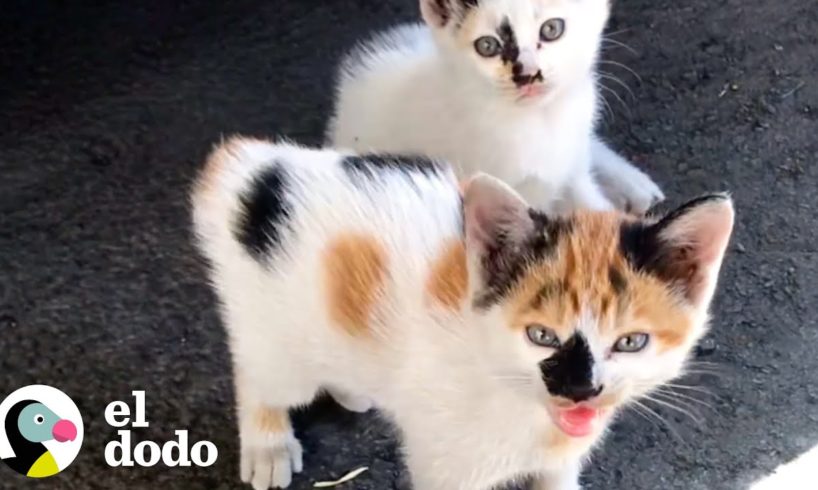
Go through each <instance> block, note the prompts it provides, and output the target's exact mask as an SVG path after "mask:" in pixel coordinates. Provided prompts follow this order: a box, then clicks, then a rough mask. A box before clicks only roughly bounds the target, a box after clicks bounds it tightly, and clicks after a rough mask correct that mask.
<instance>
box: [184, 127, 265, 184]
mask: <svg viewBox="0 0 818 490" xmlns="http://www.w3.org/2000/svg"><path fill="white" fill-rule="evenodd" d="M248 143H270V142H269V141H264V140H260V139H257V138H247V137H244V136H232V137H230V138H228V139H227V140H225V141H222V142H221V143H220V144H218V145H216V147H214V148H213V150H212V151H211V152H210V154H209V155H208V156H207V159H206V160H205V165H204V168H203V169H202V171H201V172H200V173H199V176H198V177H197V178H196V181H195V182H194V184H193V195H194V196H195V197H196V198H199V197H203V196H206V195H208V194H210V193H212V192H215V190H216V189H217V188H218V187H219V186H218V183H219V179H220V178H221V177H222V175H224V173H225V172H227V169H228V167H229V166H230V165H231V164H235V163H237V162H239V161H241V159H240V158H239V157H240V154H241V146H242V145H245V144H248Z"/></svg>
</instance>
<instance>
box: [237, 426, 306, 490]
mask: <svg viewBox="0 0 818 490" xmlns="http://www.w3.org/2000/svg"><path fill="white" fill-rule="evenodd" d="M248 439H251V440H249V441H247V442H246V443H245V442H244V441H242V447H241V481H243V482H244V483H249V484H251V485H252V486H253V489H254V490H267V489H269V488H287V487H288V486H290V483H291V482H292V479H293V473H301V470H302V469H303V459H302V453H303V451H302V449H301V443H299V442H298V439H296V438H295V437H294V436H293V435H292V434H289V435H286V436H284V437H279V436H275V437H265V436H263V435H261V434H259V435H257V436H251V437H249V438H248Z"/></svg>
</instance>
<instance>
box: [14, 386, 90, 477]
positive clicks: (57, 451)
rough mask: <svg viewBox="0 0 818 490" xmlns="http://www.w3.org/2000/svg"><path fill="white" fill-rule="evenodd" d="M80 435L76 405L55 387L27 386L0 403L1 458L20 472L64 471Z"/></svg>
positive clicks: (49, 473) (31, 474)
mask: <svg viewBox="0 0 818 490" xmlns="http://www.w3.org/2000/svg"><path fill="white" fill-rule="evenodd" d="M82 436H83V423H82V417H81V416H80V413H79V410H78V409H77V406H76V405H75V404H74V402H73V401H72V400H71V399H70V398H69V397H68V395H66V394H65V393H63V392H62V391H60V390H58V389H56V388H53V387H51V386H45V385H30V386H26V387H23V388H20V389H19V390H17V391H15V392H14V393H12V394H11V395H9V396H8V397H7V398H6V399H5V400H4V401H3V402H2V403H0V459H2V461H3V463H5V464H6V465H7V466H9V467H10V468H11V469H13V470H14V471H16V472H17V473H20V474H21V475H25V476H27V477H30V478H46V477H49V476H53V475H56V474H57V473H59V472H61V471H63V470H64V469H65V468H66V467H67V466H68V465H70V464H71V462H73V461H74V459H75V458H76V456H77V454H78V453H79V450H80V446H81V444H82Z"/></svg>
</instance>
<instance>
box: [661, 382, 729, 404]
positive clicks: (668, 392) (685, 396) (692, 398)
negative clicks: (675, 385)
mask: <svg viewBox="0 0 818 490" xmlns="http://www.w3.org/2000/svg"><path fill="white" fill-rule="evenodd" d="M656 391H657V392H658V393H663V394H665V395H670V396H674V397H676V398H680V399H684V400H690V401H692V402H695V403H698V404H700V405H703V406H705V407H710V408H715V407H714V406H713V404H712V403H710V402H707V401H705V400H701V399H699V398H696V397H695V396H690V395H688V394H685V393H679V392H677V391H673V390H672V389H670V388H667V389H662V387H659V388H657V389H656Z"/></svg>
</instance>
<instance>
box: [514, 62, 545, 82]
mask: <svg viewBox="0 0 818 490" xmlns="http://www.w3.org/2000/svg"><path fill="white" fill-rule="evenodd" d="M511 80H512V81H513V82H514V84H515V85H517V87H524V86H526V85H531V84H533V83H542V82H544V81H545V77H543V74H542V70H539V69H538V70H536V71H527V70H525V68H524V67H523V64H522V63H515V64H514V66H513V67H512V68H511Z"/></svg>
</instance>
